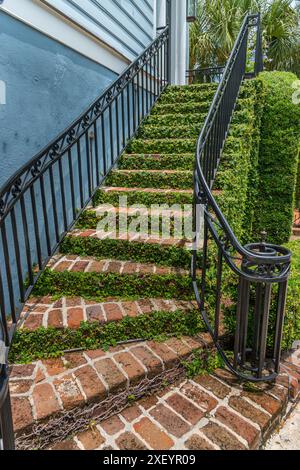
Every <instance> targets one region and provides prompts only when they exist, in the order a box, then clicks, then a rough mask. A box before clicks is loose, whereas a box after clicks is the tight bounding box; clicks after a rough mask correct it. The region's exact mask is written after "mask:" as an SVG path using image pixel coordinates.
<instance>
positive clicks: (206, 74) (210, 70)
mask: <svg viewBox="0 0 300 470" xmlns="http://www.w3.org/2000/svg"><path fill="white" fill-rule="evenodd" d="M224 69H225V67H223V66H221V65H220V66H216V67H206V68H201V67H196V68H194V69H190V70H187V71H186V78H187V82H188V84H189V85H196V84H198V83H220V81H221V79H222V76H223V73H224Z"/></svg>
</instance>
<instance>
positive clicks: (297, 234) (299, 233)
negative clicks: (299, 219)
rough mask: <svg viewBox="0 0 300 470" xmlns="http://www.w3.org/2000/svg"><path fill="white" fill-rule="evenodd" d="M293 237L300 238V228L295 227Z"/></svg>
mask: <svg viewBox="0 0 300 470" xmlns="http://www.w3.org/2000/svg"><path fill="white" fill-rule="evenodd" d="M293 235H294V236H295V237H300V227H295V226H294V227H293Z"/></svg>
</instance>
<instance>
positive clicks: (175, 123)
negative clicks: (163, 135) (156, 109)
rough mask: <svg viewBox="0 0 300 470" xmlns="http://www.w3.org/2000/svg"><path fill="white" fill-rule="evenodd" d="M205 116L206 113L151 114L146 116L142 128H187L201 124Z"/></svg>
mask: <svg viewBox="0 0 300 470" xmlns="http://www.w3.org/2000/svg"><path fill="white" fill-rule="evenodd" d="M206 116H207V112H201V113H198V112H193V113H190V114H189V113H185V114H178V113H177V114H176V113H169V114H162V115H160V114H151V115H150V116H148V117H147V118H146V119H145V121H144V123H143V127H148V126H165V127H167V126H169V127H180V126H187V125H188V124H190V125H192V126H193V125H196V124H199V123H203V122H204V121H205V118H206Z"/></svg>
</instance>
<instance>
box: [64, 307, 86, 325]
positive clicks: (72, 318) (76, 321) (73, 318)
mask: <svg viewBox="0 0 300 470" xmlns="http://www.w3.org/2000/svg"><path fill="white" fill-rule="evenodd" d="M67 319H68V327H69V328H79V326H80V324H81V322H83V309H82V308H69V309H68V313H67Z"/></svg>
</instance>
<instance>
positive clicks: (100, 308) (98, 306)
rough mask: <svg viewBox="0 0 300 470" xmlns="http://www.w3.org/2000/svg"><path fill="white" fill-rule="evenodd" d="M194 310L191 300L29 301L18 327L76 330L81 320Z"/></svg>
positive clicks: (105, 319)
mask: <svg viewBox="0 0 300 470" xmlns="http://www.w3.org/2000/svg"><path fill="white" fill-rule="evenodd" d="M196 307H197V306H196V302H194V301H183V300H175V299H174V300H166V299H139V300H137V301H120V300H108V301H107V302H96V301H92V300H85V299H83V298H82V297H62V298H61V299H59V300H53V299H52V298H51V297H42V298H31V299H29V300H28V302H27V303H26V305H25V308H24V309H23V312H22V314H21V321H20V325H19V328H21V329H22V328H25V329H27V330H31V331H33V330H36V329H37V328H39V327H44V328H47V327H52V328H57V329H62V328H78V327H79V326H80V324H81V322H83V321H84V322H89V323H94V322H97V323H98V322H99V323H101V324H105V323H109V322H113V321H119V320H122V319H123V318H125V317H132V318H133V317H137V316H138V315H143V314H151V313H152V312H158V311H164V312H171V311H173V312H174V311H176V310H181V311H183V312H188V311H190V310H194V309H196Z"/></svg>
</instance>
